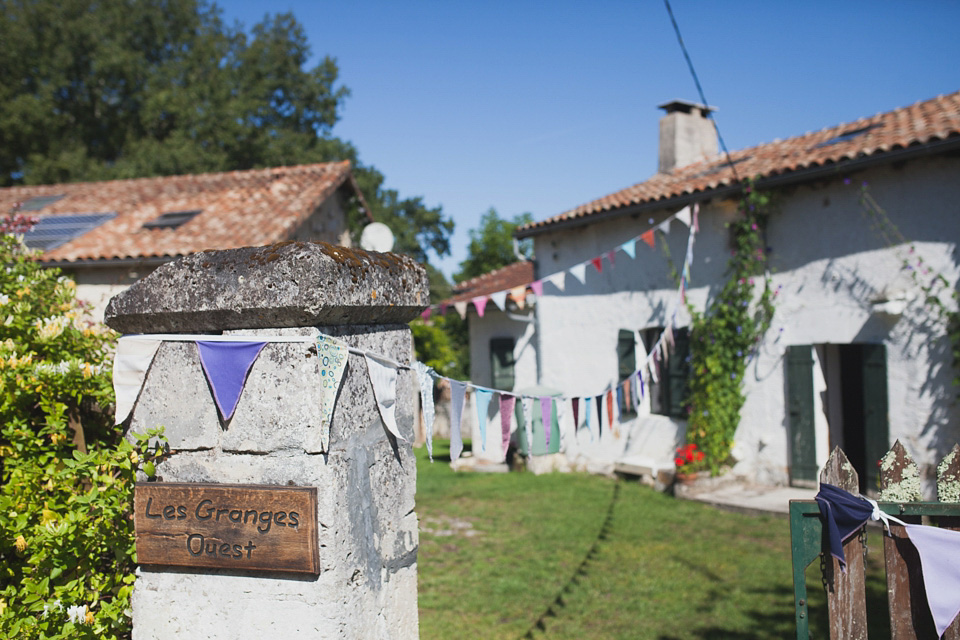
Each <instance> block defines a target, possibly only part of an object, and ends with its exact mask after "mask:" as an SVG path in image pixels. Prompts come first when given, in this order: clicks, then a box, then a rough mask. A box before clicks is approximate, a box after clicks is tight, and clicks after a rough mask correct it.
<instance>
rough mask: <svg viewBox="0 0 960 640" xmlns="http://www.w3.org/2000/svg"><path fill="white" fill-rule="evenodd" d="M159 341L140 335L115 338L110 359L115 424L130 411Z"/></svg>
mask: <svg viewBox="0 0 960 640" xmlns="http://www.w3.org/2000/svg"><path fill="white" fill-rule="evenodd" d="M160 342H162V341H161V340H158V339H155V338H145V337H143V336H124V337H122V338H120V340H118V341H117V355H116V357H115V358H114V359H113V390H114V393H115V394H116V398H117V400H116V417H115V421H116V424H121V423H122V422H123V421H124V420H126V419H127V417H128V416H129V415H130V412H131V411H133V405H135V404H136V403H137V398H138V397H139V396H140V390H141V389H142V388H143V383H144V381H145V380H146V378H147V371H149V370H150V365H151V364H152V363H153V358H154V356H156V355H157V349H159V348H160Z"/></svg>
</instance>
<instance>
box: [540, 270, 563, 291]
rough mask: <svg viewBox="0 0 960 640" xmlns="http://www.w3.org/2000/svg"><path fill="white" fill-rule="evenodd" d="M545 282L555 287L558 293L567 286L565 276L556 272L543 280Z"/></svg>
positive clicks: (560, 272) (561, 272)
mask: <svg viewBox="0 0 960 640" xmlns="http://www.w3.org/2000/svg"><path fill="white" fill-rule="evenodd" d="M544 280H546V281H547V282H549V283H550V284H552V285H553V286H555V287H556V288H557V289H560V291H563V290H564V289H565V288H566V286H567V274H566V273H565V272H563V271H558V272H556V273H554V274H552V275H549V276H547V277H546V278H544Z"/></svg>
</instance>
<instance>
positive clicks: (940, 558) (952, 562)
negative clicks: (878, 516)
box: [906, 524, 960, 636]
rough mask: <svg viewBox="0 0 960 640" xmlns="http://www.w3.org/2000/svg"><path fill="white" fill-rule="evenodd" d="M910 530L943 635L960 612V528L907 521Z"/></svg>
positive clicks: (932, 611) (935, 615) (937, 623)
mask: <svg viewBox="0 0 960 640" xmlns="http://www.w3.org/2000/svg"><path fill="white" fill-rule="evenodd" d="M906 530H907V535H908V536H910V542H912V543H913V546H915V547H916V548H917V553H918V554H919V555H920V569H921V573H922V574H923V586H924V590H925V591H926V592H927V605H928V606H929V607H930V613H931V615H932V616H933V622H934V624H935V625H936V627H937V635H938V636H942V635H943V632H944V631H946V630H947V627H949V626H950V623H951V622H953V620H954V618H956V617H957V614H958V613H960V564H958V563H957V562H956V558H957V557H958V556H957V553H958V552H960V531H951V530H949V529H940V528H939V527H931V526H924V525H916V524H908V525H906Z"/></svg>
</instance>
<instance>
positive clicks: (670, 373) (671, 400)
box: [661, 327, 690, 419]
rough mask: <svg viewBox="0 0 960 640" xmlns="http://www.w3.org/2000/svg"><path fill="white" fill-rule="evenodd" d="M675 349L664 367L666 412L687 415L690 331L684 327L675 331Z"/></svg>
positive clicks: (679, 415) (674, 415) (674, 416)
mask: <svg viewBox="0 0 960 640" xmlns="http://www.w3.org/2000/svg"><path fill="white" fill-rule="evenodd" d="M673 343H674V346H673V351H672V352H671V353H670V359H669V360H668V362H667V366H666V367H663V368H662V369H661V371H662V372H663V376H664V380H663V381H662V382H663V384H662V385H661V387H662V388H663V394H664V397H663V407H664V412H663V413H664V414H665V415H668V416H670V417H672V418H684V419H685V418H686V417H687V411H686V408H687V396H688V395H689V388H690V362H689V359H690V332H689V330H688V329H687V328H686V327H684V328H682V329H677V330H676V331H674V333H673Z"/></svg>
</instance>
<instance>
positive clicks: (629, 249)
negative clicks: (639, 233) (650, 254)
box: [620, 238, 637, 258]
mask: <svg viewBox="0 0 960 640" xmlns="http://www.w3.org/2000/svg"><path fill="white" fill-rule="evenodd" d="M620 250H621V251H623V252H624V253H625V254H627V255H628V256H630V257H631V258H636V257H637V239H636V238H634V239H633V240H627V241H626V242H624V243H623V244H622V245H620Z"/></svg>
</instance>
